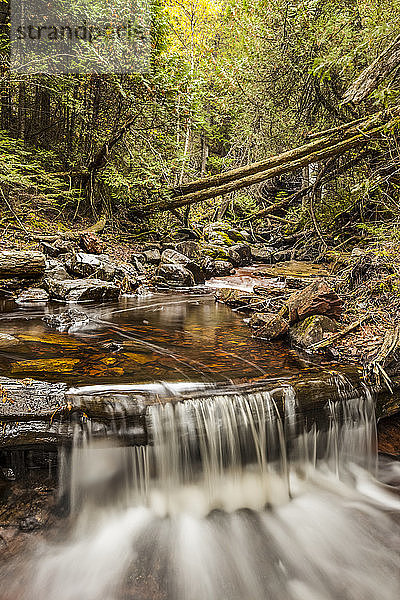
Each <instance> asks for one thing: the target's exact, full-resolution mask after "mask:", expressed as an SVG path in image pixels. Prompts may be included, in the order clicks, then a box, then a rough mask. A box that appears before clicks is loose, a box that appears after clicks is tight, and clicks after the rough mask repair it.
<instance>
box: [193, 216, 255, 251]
mask: <svg viewBox="0 0 400 600" xmlns="http://www.w3.org/2000/svg"><path fill="white" fill-rule="evenodd" d="M203 235H204V237H205V238H206V239H208V240H209V241H210V242H212V243H214V244H222V245H227V246H232V245H233V244H235V243H236V242H243V241H246V240H247V239H249V234H248V233H247V232H246V231H238V230H237V229H234V228H233V227H232V226H231V225H230V224H229V223H225V222H223V221H216V222H214V223H210V224H209V225H207V226H206V227H205V228H204V229H203Z"/></svg>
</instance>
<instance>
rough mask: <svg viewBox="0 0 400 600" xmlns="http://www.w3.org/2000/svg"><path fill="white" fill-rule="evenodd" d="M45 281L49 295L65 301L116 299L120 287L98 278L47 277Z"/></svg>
mask: <svg viewBox="0 0 400 600" xmlns="http://www.w3.org/2000/svg"><path fill="white" fill-rule="evenodd" d="M46 283H47V289H48V292H49V294H50V297H51V298H54V299H56V300H64V301H65V302H84V301H86V300H93V301H97V302H104V301H106V300H117V299H118V297H119V294H120V289H119V288H118V287H117V286H116V285H114V284H113V283H110V282H108V281H102V280H100V279H65V280H63V281H61V280H58V279H50V278H48V279H47V281H46Z"/></svg>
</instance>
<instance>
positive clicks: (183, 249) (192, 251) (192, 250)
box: [175, 240, 202, 261]
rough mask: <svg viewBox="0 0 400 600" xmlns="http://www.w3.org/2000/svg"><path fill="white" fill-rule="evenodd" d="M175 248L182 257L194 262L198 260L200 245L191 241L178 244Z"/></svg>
mask: <svg viewBox="0 0 400 600" xmlns="http://www.w3.org/2000/svg"><path fill="white" fill-rule="evenodd" d="M175 248H176V251H177V252H180V253H181V254H183V255H184V256H187V257H188V258H190V259H191V260H194V261H196V260H198V259H199V258H200V256H201V254H202V252H201V246H200V244H199V243H198V242H194V241H193V240H188V241H187V242H179V244H176V246H175Z"/></svg>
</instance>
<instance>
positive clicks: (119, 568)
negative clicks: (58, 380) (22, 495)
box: [6, 375, 400, 600]
mask: <svg viewBox="0 0 400 600" xmlns="http://www.w3.org/2000/svg"><path fill="white" fill-rule="evenodd" d="M332 377H333V379H334V382H335V386H336V389H337V391H338V396H340V398H341V399H340V400H336V401H333V400H328V401H327V402H326V404H325V406H324V409H323V411H322V415H321V414H319V415H318V419H317V418H316V416H315V415H313V409H312V402H311V400H312V399H310V405H309V406H308V407H307V408H306V409H304V408H303V409H300V407H299V406H298V402H297V398H296V394H295V392H294V390H293V388H291V387H290V386H289V385H286V386H282V388H281V389H280V390H279V394H280V398H281V399H282V402H280V403H279V405H278V403H277V402H276V393H275V392H276V390H275V391H274V390H272V391H268V392H267V391H263V390H262V389H257V387H255V389H254V390H247V391H246V392H241V391H239V390H237V391H235V390H230V391H227V392H224V391H222V392H218V391H214V390H211V391H205V392H204V393H203V394H202V395H201V396H199V395H197V396H196V397H193V398H192V399H186V400H185V401H184V402H181V401H179V399H177V401H176V402H167V403H165V404H164V403H160V402H158V403H154V404H152V405H151V406H149V407H148V409H147V415H146V425H147V431H148V444H147V445H146V446H136V447H135V446H130V447H129V446H123V445H121V446H119V445H115V444H114V445H111V444H110V443H109V441H108V440H107V438H106V437H105V438H99V437H98V436H91V434H90V427H89V428H88V429H87V434H86V435H85V436H83V437H82V435H81V434H79V435H77V442H76V444H75V446H74V448H73V451H72V454H71V456H70V459H69V461H68V460H67V459H65V464H64V468H63V469H62V470H61V471H62V478H63V485H62V486H61V489H64V490H65V489H66V488H68V490H69V498H70V505H71V516H70V524H69V530H68V532H67V534H66V536H64V538H63V539H62V540H58V541H53V542H51V543H50V542H48V543H46V544H42V545H41V546H40V548H38V549H37V551H36V553H35V555H34V556H33V557H32V558H31V560H30V562H29V568H27V569H25V571H24V573H25V574H24V577H25V579H24V581H25V582H26V583H25V584H24V585H26V586H27V587H26V591H25V595H23V594H21V592H20V591H19V595H15V596H13V595H12V593H13V592H12V590H13V589H15V585H16V584H15V582H13V584H10V590H11V591H10V595H9V596H6V598H7V600H8V598H10V599H11V598H17V597H18V598H26V599H28V598H29V600H54V599H55V598H57V600H76V599H77V598H80V599H82V600H120V599H121V600H122V599H126V600H128V599H132V600H133V599H135V600H147V599H148V600H150V599H152V600H158V599H165V600H266V599H268V600H269V599H271V600H325V599H326V600H376V598H378V597H379V598H380V599H381V600H397V598H398V597H400V577H399V572H398V565H399V561H400V549H399V545H398V540H399V539H400V537H399V535H400V526H399V518H400V501H399V498H398V495H397V496H396V493H395V492H396V490H395V489H394V488H392V487H391V486H390V485H388V484H387V483H385V484H384V483H382V482H380V481H379V480H378V479H377V478H376V475H377V451H376V428H375V411H374V399H373V397H372V396H371V394H370V393H369V391H368V390H367V389H362V391H361V392H360V393H359V392H356V390H354V388H352V386H351V384H350V383H349V382H348V381H347V380H346V379H345V378H344V377H339V376H337V375H333V376H332ZM113 440H114V441H115V438H113ZM388 469H390V470H392V471H393V474H394V476H397V477H398V476H399V474H400V467H399V466H398V465H397V464H395V465H391V466H389V467H388ZM396 469H397V471H396ZM389 479H390V478H389ZM13 586H14V587H13Z"/></svg>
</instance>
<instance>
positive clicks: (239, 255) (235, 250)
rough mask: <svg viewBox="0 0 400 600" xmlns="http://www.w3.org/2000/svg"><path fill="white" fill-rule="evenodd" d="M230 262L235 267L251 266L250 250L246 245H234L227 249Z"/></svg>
mask: <svg viewBox="0 0 400 600" xmlns="http://www.w3.org/2000/svg"><path fill="white" fill-rule="evenodd" d="M228 256H229V258H230V262H231V263H232V264H233V265H234V266H235V267H245V266H247V265H250V264H251V261H252V257H251V250H250V246H249V245H248V244H236V245H234V246H231V247H230V248H228Z"/></svg>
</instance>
